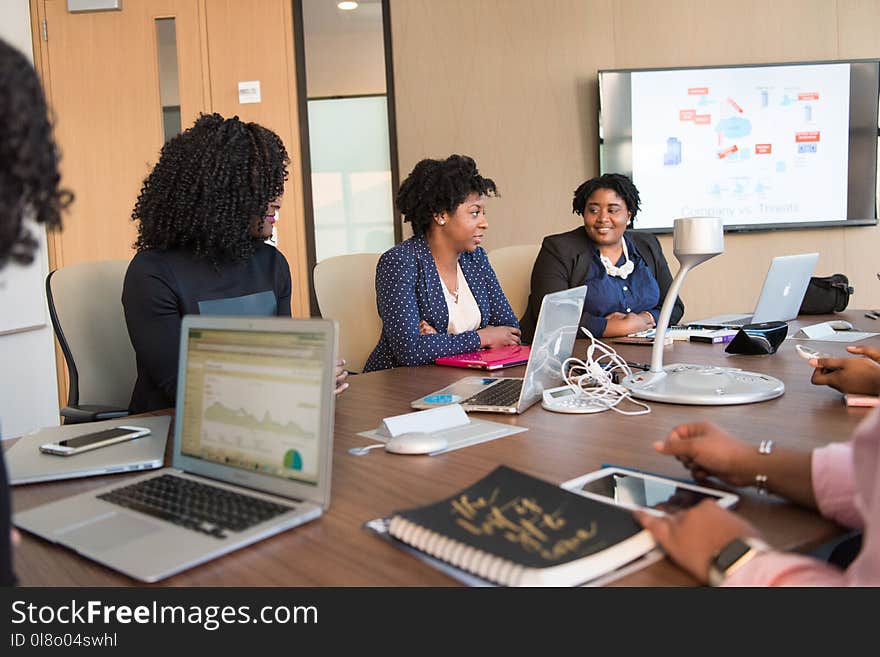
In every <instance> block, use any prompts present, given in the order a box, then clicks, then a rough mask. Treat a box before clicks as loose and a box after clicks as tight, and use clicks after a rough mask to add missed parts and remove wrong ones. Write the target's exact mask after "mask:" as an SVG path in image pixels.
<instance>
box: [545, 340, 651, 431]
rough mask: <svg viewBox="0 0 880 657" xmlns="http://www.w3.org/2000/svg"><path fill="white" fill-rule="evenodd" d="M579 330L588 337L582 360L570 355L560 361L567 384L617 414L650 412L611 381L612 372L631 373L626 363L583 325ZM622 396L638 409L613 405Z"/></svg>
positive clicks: (621, 399)
mask: <svg viewBox="0 0 880 657" xmlns="http://www.w3.org/2000/svg"><path fill="white" fill-rule="evenodd" d="M581 331H583V332H584V334H585V335H586V336H587V337H588V338H590V344H589V345H588V346H587V354H586V360H581V359H579V358H575V357H574V356H572V357H571V358H567V359H566V360H565V361H564V362H563V363H562V377H563V378H564V379H565V382H566V383H567V384H568V385H571V386H574V387H576V388H577V391H578V395H579V396H585V397H587V398H588V399H589V400H590V401H591V402H592V403H594V404H596V405H597V406H604V407H605V409H606V410H607V409H609V408H610V409H611V410H612V411H615V412H617V413H620V414H621V415H645V414H647V413H650V412H651V407H650V406H648V405H647V404H645V403H644V402H641V401H638V400H636V399H634V398H633V397H632V395H631V394H630V392H629V390H627V389H626V388H624V387H623V386H622V385H619V384H617V383H614V375H615V374H616V373H620V374H621V375H622V376H629V375H631V374H632V370H631V369H630V367H629V365H627V362H626V361H625V360H624V359H623V358H621V356H620V355H618V353H617V352H616V351H614V349H612V348H611V347H609V346H608V345H606V344H605V343H604V342H600V341H599V340H597V339H596V338H595V337H594V336H593V334H592V333H590V332H589V331H588V330H587V329H586V328H584V327H583V326H582V327H581ZM624 399H628V400H629V401H631V402H632V403H633V404H636V405H637V406H641V407H642V410H638V411H624V410H621V409H619V408H617V406H618V404H620V402H622V401H623V400H624Z"/></svg>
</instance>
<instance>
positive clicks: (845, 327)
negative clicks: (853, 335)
mask: <svg viewBox="0 0 880 657" xmlns="http://www.w3.org/2000/svg"><path fill="white" fill-rule="evenodd" d="M828 324H829V325H830V326H831V328H833V329H834V330H835V331H852V327H853V325H852V324H850V323H849V322H848V321H846V320H845V319H834V320H831V321H830V322H828Z"/></svg>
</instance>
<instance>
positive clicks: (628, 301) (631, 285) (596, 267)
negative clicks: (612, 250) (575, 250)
mask: <svg viewBox="0 0 880 657" xmlns="http://www.w3.org/2000/svg"><path fill="white" fill-rule="evenodd" d="M623 239H625V240H626V248H627V250H628V251H629V258H630V260H632V262H633V265H634V266H635V267H634V269H633V272H632V273H631V274H630V275H629V276H628V277H627V278H626V279H623V278H619V277H617V276H609V275H608V272H606V271H605V266H604V265H603V264H602V261H601V260H600V259H599V249H598V248H596V246H595V245H593V246H592V247H591V250H592V253H591V258H590V270H589V272H588V273H587V278H586V280H585V281H584V284H585V285H586V286H587V296H586V299H585V301H584V315H585V316H588V317H587V319H586V321H585V322H584V325H585V326H586V328H587V330H589V331H590V333H592V334H593V335H595V336H596V337H602V335H604V334H605V327H606V326H607V325H608V320H607V319H605V317H606V316H607V315H610V314H611V313H614V312H618V313H635V314H638V313H641V312H644V311H648V312H649V313H651V316H653V317H654V321H655V322H656V321H657V318H658V317H659V316H660V312H659V309H658V308H657V306H658V303H659V301H660V287H659V286H658V285H657V279H656V278H654V274H653V273H651V270H650V269H649V268H648V265H647V264H646V263H645V260H644V258H642V256H641V255H640V254H639V252H638V250H637V249H636V248H635V246H634V245H633V243H632V242H631V241H630V240H629V239H627V237H626V235H624V238H623ZM625 262H626V259H625V258H624V256H623V255H621V256H620V260H619V261H618V262H616V263H615V264H616V265H617V266H618V267H620V266H621V265H623V264H624V263H625Z"/></svg>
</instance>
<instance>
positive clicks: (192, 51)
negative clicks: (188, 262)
mask: <svg viewBox="0 0 880 657" xmlns="http://www.w3.org/2000/svg"><path fill="white" fill-rule="evenodd" d="M122 6H123V11H102V12H88V13H69V12H68V11H67V2H66V0H42V1H40V2H38V3H37V12H36V13H37V19H38V21H40V23H42V21H43V20H45V28H43V25H42V24H40V25H38V30H37V32H36V33H35V35H34V38H35V39H38V38H39V39H40V46H41V48H40V50H41V52H40V63H41V64H42V72H43V80H44V83H45V86H46V90H47V95H48V97H49V103H50V105H51V107H52V110H53V112H54V115H55V117H56V137H57V140H58V144H59V148H60V150H61V174H62V178H63V184H64V185H65V186H67V187H68V188H70V189H72V190H73V191H74V193H75V194H76V201H75V203H74V204H73V206H72V209H71V212H70V214H69V216H68V218H67V221H66V222H65V226H64V231H63V232H61V233H55V234H54V235H53V236H52V237H51V238H50V247H49V258H50V264H51V267H52V268H57V267H62V266H64V265H70V264H74V263H77V262H83V261H90V260H102V259H105V258H128V257H131V256H132V255H133V251H132V244H133V242H134V240H135V237H136V229H135V226H134V224H133V222H132V221H131V211H132V208H133V207H134V202H135V200H136V199H137V194H138V191H139V189H140V186H141V183H142V182H143V179H144V177H145V176H146V175H147V173H148V172H149V170H150V167H151V166H152V164H154V163H155V162H156V160H157V159H158V155H159V149H160V148H161V147H162V143H163V130H162V107H161V102H160V98H159V69H158V50H157V42H156V19H157V18H166V17H174V18H175V21H176V25H177V48H178V63H179V65H178V68H179V72H178V78H179V88H180V104H181V123H182V125H187V124H188V123H192V121H193V120H194V119H195V117H196V116H197V114H198V112H199V111H201V110H203V109H204V108H205V107H206V102H205V101H206V98H205V96H206V94H205V92H204V84H205V83H204V79H203V76H202V70H203V65H202V61H203V60H202V57H203V52H202V47H201V42H200V30H199V14H198V8H199V5H198V3H196V2H192V1H190V0H133V1H130V2H125V3H123V5H122Z"/></svg>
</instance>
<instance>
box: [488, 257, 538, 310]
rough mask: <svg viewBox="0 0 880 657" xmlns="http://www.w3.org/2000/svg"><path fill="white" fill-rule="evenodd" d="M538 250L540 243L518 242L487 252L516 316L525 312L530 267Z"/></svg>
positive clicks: (530, 274)
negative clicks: (514, 244)
mask: <svg viewBox="0 0 880 657" xmlns="http://www.w3.org/2000/svg"><path fill="white" fill-rule="evenodd" d="M540 250H541V245H540V244H518V245H516V246H502V247H500V248H497V249H492V250H491V251H489V253H488V256H489V263H490V264H491V265H492V269H494V270H495V275H496V276H497V277H498V282H499V283H500V284H501V289H502V290H503V291H504V295H505V296H506V297H507V300H508V301H509V302H510V307H511V308H512V309H513V314H514V315H515V316H516V317H522V316H523V315H524V314H525V312H526V306H527V305H528V303H529V292H530V291H531V286H532V284H531V280H532V267H534V265H535V258H537V257H538V251H540Z"/></svg>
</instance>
